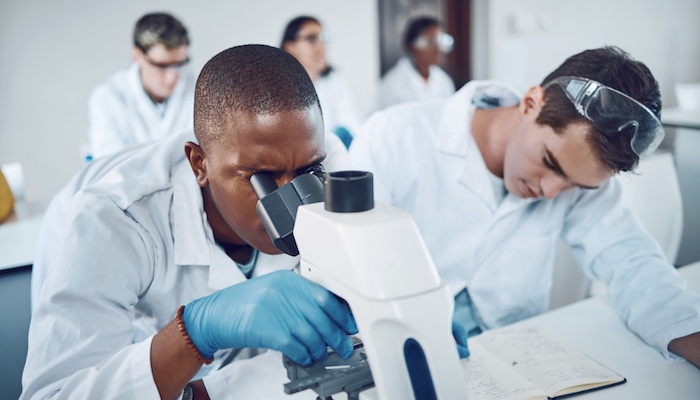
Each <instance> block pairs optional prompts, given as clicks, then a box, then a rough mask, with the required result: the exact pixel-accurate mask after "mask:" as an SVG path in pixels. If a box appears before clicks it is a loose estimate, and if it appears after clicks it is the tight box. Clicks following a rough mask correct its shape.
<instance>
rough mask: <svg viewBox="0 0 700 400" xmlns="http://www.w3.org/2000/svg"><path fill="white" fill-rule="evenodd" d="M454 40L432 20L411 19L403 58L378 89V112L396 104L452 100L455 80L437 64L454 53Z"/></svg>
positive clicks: (387, 73) (424, 18)
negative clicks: (447, 55) (449, 98)
mask: <svg viewBox="0 0 700 400" xmlns="http://www.w3.org/2000/svg"><path fill="white" fill-rule="evenodd" d="M453 44H454V39H453V38H452V36H450V35H449V34H447V33H445V32H443V31H442V29H441V28H440V23H439V22H438V21H437V19H435V18H432V17H417V18H414V19H412V20H410V21H409V22H408V24H407V28H406V32H405V34H404V41H403V45H404V50H405V51H406V53H407V54H408V56H407V57H402V58H400V59H399V61H398V62H397V63H396V65H394V66H393V67H392V68H391V69H390V70H389V71H387V72H386V74H385V75H384V77H383V78H382V81H381V83H380V86H379V100H378V109H380V110H381V109H384V108H386V107H389V106H392V105H394V104H399V103H406V102H412V101H421V100H435V99H441V98H445V97H449V96H450V95H451V94H452V93H454V91H455V86H454V83H453V82H452V79H451V78H450V77H449V75H447V73H445V71H443V70H442V69H441V68H440V67H439V66H438V64H440V61H441V60H442V57H443V56H444V54H446V53H449V52H450V51H452V46H453Z"/></svg>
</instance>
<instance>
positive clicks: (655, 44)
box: [473, 0, 700, 105]
mask: <svg viewBox="0 0 700 400" xmlns="http://www.w3.org/2000/svg"><path fill="white" fill-rule="evenodd" d="M473 2H474V6H475V8H476V9H477V10H478V11H479V13H475V15H476V16H477V18H475V20H474V21H473V22H474V26H475V32H474V37H475V40H478V41H481V42H482V43H483V41H486V42H487V43H488V47H487V50H485V51H482V52H481V53H480V54H478V57H474V59H473V61H474V71H475V78H479V79H484V78H493V79H498V80H503V81H507V82H509V83H511V84H512V85H514V86H515V87H517V88H519V89H521V90H525V89H527V88H529V87H530V86H532V85H534V84H537V83H539V82H541V80H542V79H543V78H544V77H545V76H546V75H547V74H548V73H549V72H551V71H552V70H554V69H555V68H556V67H557V66H559V64H561V63H562V62H563V61H564V59H566V58H567V57H569V56H571V55H573V54H575V53H578V52H580V51H582V50H585V49H589V48H595V47H601V46H604V45H615V46H619V47H621V48H622V49H624V50H626V51H628V52H629V53H630V54H631V55H632V56H633V57H634V58H636V59H638V60H640V61H642V62H644V63H645V64H646V65H647V66H648V67H649V68H650V69H651V71H652V73H653V74H654V76H655V77H656V79H657V80H658V81H659V85H660V86H661V95H662V99H663V101H664V105H675V104H676V99H675V96H674V94H673V84H675V83H676V82H694V81H700V34H698V20H699V19H700V2H698V1H697V0H665V1H659V0H613V1H611V0H587V1H580V0H473Z"/></svg>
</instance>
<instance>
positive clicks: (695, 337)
mask: <svg viewBox="0 0 700 400" xmlns="http://www.w3.org/2000/svg"><path fill="white" fill-rule="evenodd" d="M660 112H661V95H660V92H659V85H658V83H657V81H656V79H655V78H654V77H653V75H652V74H651V72H650V71H649V69H648V68H647V67H646V66H645V65H644V64H643V63H641V62H639V61H636V60H634V59H632V58H631V57H630V56H629V55H628V54H627V53H625V52H624V51H622V50H620V49H619V48H616V47H605V48H600V49H593V50H587V51H584V52H581V53H579V54H576V55H574V56H572V57H570V58H568V59H567V60H566V61H564V63H563V64H561V65H560V66H559V67H558V68H557V69H555V70H554V71H553V72H552V73H550V74H549V75H548V76H547V77H545V78H544V80H543V81H542V82H541V83H540V84H538V85H535V86H532V87H531V88H530V89H529V90H528V91H527V92H526V93H525V94H524V95H522V96H521V95H520V94H519V93H517V92H516V91H514V90H513V89H511V88H510V87H509V86H507V85H505V84H502V83H498V82H493V81H472V82H469V83H467V84H466V85H465V86H464V87H462V88H461V89H460V90H459V91H458V92H457V93H455V94H454V95H453V96H451V97H449V98H447V99H443V100H435V101H432V102H424V103H413V104H407V105H405V106H402V107H392V108H389V109H386V110H384V111H380V112H377V113H375V114H374V115H373V116H372V117H370V119H369V120H368V121H367V122H366V123H365V125H364V127H363V129H362V132H361V133H360V135H359V136H358V138H357V140H355V141H354V142H353V146H352V147H351V148H350V160H351V162H352V163H353V167H354V168H357V169H363V170H367V171H370V172H372V173H373V174H374V194H375V198H376V200H377V201H382V202H386V203H389V204H393V205H394V206H396V207H399V208H402V209H404V210H406V211H408V212H410V213H411V214H412V215H413V217H414V219H415V221H416V224H417V226H418V229H419V231H420V232H421V234H422V236H423V238H424V239H425V242H426V245H427V247H428V249H429V251H430V254H431V255H432V257H433V259H434V261H435V265H436V267H437V269H438V271H439V273H440V276H441V277H442V278H443V279H444V280H445V281H446V282H447V284H448V285H449V286H450V288H451V289H452V293H453V294H454V295H455V296H456V298H455V303H456V309H455V320H458V322H459V323H461V324H462V325H463V327H464V329H465V330H467V331H468V332H471V334H478V333H479V332H481V331H482V330H485V329H489V328H496V327H500V326H504V325H507V324H510V323H513V322H516V321H519V320H522V319H524V318H528V317H531V316H534V315H536V314H539V313H542V312H545V311H547V306H548V304H549V295H550V290H551V285H552V275H553V271H554V265H553V264H554V250H555V248H556V243H557V240H558V239H562V240H563V241H565V242H566V243H568V244H569V245H570V246H571V248H572V250H573V255H574V258H575V259H576V261H577V264H578V265H579V266H580V267H581V268H582V269H583V271H584V273H585V274H586V276H588V277H591V278H595V279H598V280H600V281H601V282H604V283H605V284H606V285H607V286H608V296H609V298H610V302H611V304H612V306H613V307H614V309H615V310H616V311H617V313H618V315H619V316H620V317H621V318H622V319H623V320H624V322H625V323H626V324H627V326H628V327H629V328H630V329H631V330H632V331H633V332H635V333H636V334H637V335H639V336H640V337H641V338H642V339H643V340H644V341H645V342H646V343H648V344H649V345H650V346H653V347H654V348H656V349H657V350H658V351H659V352H661V353H662V354H663V355H664V356H666V357H673V356H671V353H670V352H673V353H675V354H677V355H679V356H681V357H684V358H686V359H687V360H688V361H689V362H691V363H693V364H694V365H696V366H698V367H700V295H698V294H696V293H693V292H691V291H689V290H687V289H686V282H685V281H684V280H683V278H681V277H680V276H679V275H678V273H677V272H676V270H675V268H674V267H673V266H672V265H670V264H669V263H668V261H667V260H666V258H665V256H664V253H663V251H662V250H661V248H660V247H659V245H658V244H657V243H656V242H655V240H654V238H653V237H652V236H651V235H650V234H649V233H647V231H646V230H645V229H644V228H643V227H642V225H641V223H640V222H639V220H638V219H637V218H636V217H635V216H634V215H633V214H632V213H631V212H630V211H629V210H628V209H626V208H624V207H623V206H622V203H621V189H620V184H619V182H618V181H617V180H616V179H611V178H612V177H613V176H614V175H615V174H617V173H618V172H621V171H630V170H633V169H634V168H635V166H636V165H637V163H638V162H639V159H640V157H646V156H647V155H649V154H651V153H652V152H653V151H654V150H655V149H656V148H657V146H658V145H659V143H660V142H661V140H662V139H663V137H664V131H663V127H662V125H661V122H660V120H659V115H660ZM603 336H604V332H601V338H603Z"/></svg>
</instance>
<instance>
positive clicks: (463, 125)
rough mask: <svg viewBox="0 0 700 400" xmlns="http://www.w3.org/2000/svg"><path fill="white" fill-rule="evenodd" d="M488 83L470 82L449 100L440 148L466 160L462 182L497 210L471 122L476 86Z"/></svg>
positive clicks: (444, 114) (441, 129)
mask: <svg viewBox="0 0 700 400" xmlns="http://www.w3.org/2000/svg"><path fill="white" fill-rule="evenodd" d="M486 84H489V82H479V83H475V82H472V83H468V84H466V85H465V86H464V87H462V89H460V90H459V91H458V92H457V93H455V94H454V95H453V96H452V97H450V98H449V99H448V101H447V104H446V105H445V110H444V112H443V114H442V118H441V120H440V127H439V132H438V138H437V147H438V150H439V151H440V152H442V153H444V154H448V155H452V156H457V157H461V158H463V159H464V169H463V170H462V172H461V174H460V177H459V182H460V183H461V184H462V185H464V187H466V188H467V189H468V190H470V191H471V192H473V193H474V194H475V195H476V196H477V197H478V198H479V199H481V200H482V201H483V202H484V203H485V204H486V205H487V206H488V207H489V208H490V209H491V210H492V211H494V210H495V209H496V206H497V203H496V198H495V195H494V193H493V189H492V188H491V182H490V181H489V178H488V173H489V172H488V170H487V169H486V165H485V164H484V160H483V157H482V156H481V152H480V151H479V147H478V146H477V145H476V142H474V138H473V137H472V133H471V128H470V124H469V123H470V121H471V119H472V115H473V114H474V110H475V109H476V107H475V106H474V104H472V96H473V94H474V89H475V88H476V87H477V86H481V85H486Z"/></svg>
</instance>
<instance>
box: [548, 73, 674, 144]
mask: <svg viewBox="0 0 700 400" xmlns="http://www.w3.org/2000/svg"><path fill="white" fill-rule="evenodd" d="M555 84H556V85H558V86H559V87H561V88H562V90H563V91H564V93H566V97H568V98H569V100H570V101H571V103H572V104H573V105H574V106H575V107H576V111H578V112H579V113H580V114H581V115H583V116H584V117H586V119H588V120H589V121H591V122H592V123H593V125H595V126H596V127H597V128H598V129H600V130H601V131H603V132H605V133H608V134H616V133H618V132H622V131H623V130H625V129H634V133H633V134H632V141H631V143H630V144H631V146H632V150H633V151H634V152H635V154H637V155H638V156H639V157H646V156H648V155H650V154H651V153H653V152H654V150H656V148H657V147H659V144H660V143H661V141H662V140H663V138H664V135H665V132H664V128H663V126H662V125H661V121H659V119H658V118H657V117H656V115H654V113H653V112H651V110H649V109H648V108H647V107H646V106H645V105H644V104H642V103H640V102H638V101H637V100H635V99H633V98H632V97H630V96H628V95H626V94H624V93H622V92H620V91H619V90H615V89H613V88H611V87H608V86H605V85H603V84H602V83H600V82H596V81H594V80H590V79H586V78H579V77H574V76H561V77H558V78H556V79H554V80H552V81H551V82H549V83H547V84H546V85H545V86H544V88H545V89H547V88H548V87H550V86H552V85H555Z"/></svg>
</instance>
